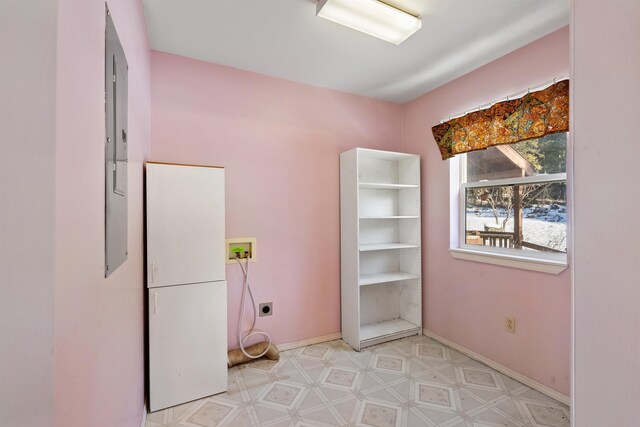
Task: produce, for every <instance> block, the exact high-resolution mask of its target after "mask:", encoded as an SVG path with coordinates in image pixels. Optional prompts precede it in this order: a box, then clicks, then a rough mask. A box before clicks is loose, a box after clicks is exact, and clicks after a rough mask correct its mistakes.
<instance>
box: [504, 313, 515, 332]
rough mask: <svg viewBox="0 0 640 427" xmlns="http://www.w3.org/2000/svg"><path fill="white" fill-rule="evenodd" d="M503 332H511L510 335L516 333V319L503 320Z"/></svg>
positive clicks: (507, 317)
mask: <svg viewBox="0 0 640 427" xmlns="http://www.w3.org/2000/svg"><path fill="white" fill-rule="evenodd" d="M504 330H505V331H507V332H511V333H512V334H515V333H516V318H515V317H513V316H506V317H505V318H504Z"/></svg>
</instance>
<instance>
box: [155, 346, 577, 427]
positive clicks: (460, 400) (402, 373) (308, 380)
mask: <svg viewBox="0 0 640 427" xmlns="http://www.w3.org/2000/svg"><path fill="white" fill-rule="evenodd" d="M280 356H281V357H280V360H279V361H277V362H275V361H269V360H258V361H254V362H251V363H249V364H245V365H240V366H236V367H233V368H231V369H230V370H229V391H228V392H226V393H221V394H218V395H216V396H212V397H210V398H206V399H201V400H198V401H195V402H190V403H186V404H184V405H179V406H176V407H174V408H168V409H165V410H163V411H158V412H154V413H151V414H148V415H147V423H146V427H209V426H231V427H236V426H239V427H242V426H247V427H285V426H288V427H295V426H298V427H309V426H315V427H318V426H330V427H331V426H348V427H355V426H368V427H397V426H403V427H404V426H408V427H412V426H436V425H438V426H443V427H456V426H459V427H469V426H474V427H497V426H509V427H568V426H569V424H570V423H569V408H568V407H567V406H565V405H562V404H561V403H559V402H557V401H555V400H553V399H551V398H550V397H548V396H546V395H543V394H541V393H539V392H537V391H535V390H532V389H530V388H529V387H527V386H525V385H523V384H521V383H519V382H517V381H515V380H514V379H512V378H509V377H507V376H505V375H503V374H501V373H498V372H496V371H494V370H493V369H491V368H489V367H487V366H485V365H484V364H482V363H480V362H478V361H475V360H473V359H470V358H469V357H467V356H465V355H463V354H462V353H459V352H456V351H454V350H452V349H450V348H448V347H446V346H444V345H442V344H440V343H438V342H436V341H434V340H432V339H430V338H427V337H424V336H414V337H409V338H404V339H401V340H397V341H392V342H389V343H383V344H379V345H376V346H372V347H369V348H367V349H365V350H363V351H361V352H356V351H354V350H352V349H351V347H349V346H348V345H347V344H345V343H344V342H343V341H341V340H336V341H331V342H327V343H322V344H319V345H313V346H308V347H304V348H298V349H294V350H289V351H284V352H282V353H281V355H280Z"/></svg>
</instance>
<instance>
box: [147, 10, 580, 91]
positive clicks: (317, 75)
mask: <svg viewBox="0 0 640 427" xmlns="http://www.w3.org/2000/svg"><path fill="white" fill-rule="evenodd" d="M387 2H388V3H390V1H387ZM391 3H394V4H396V5H397V6H399V7H401V8H403V9H405V10H407V11H410V12H412V13H416V14H419V15H420V16H422V29H421V30H419V31H418V32H417V33H416V34H414V35H413V36H412V37H410V38H409V39H408V40H407V41H405V42H404V43H402V44H401V45H399V46H395V45H393V44H390V43H387V42H385V41H382V40H379V39H376V38H373V37H371V36H368V35H365V34H362V33H360V32H358V31H355V30H352V29H349V28H346V27H343V26H341V25H338V24H336V23H334V22H330V21H327V20H325V19H322V18H319V17H316V15H315V13H316V0H145V1H144V4H145V13H146V16H147V23H148V28H149V38H150V42H151V48H152V49H155V50H159V51H164V52H170V53H175V54H178V55H183V56H188V57H191V58H196V59H200V60H204V61H209V62H215V63H218V64H224V65H228V66H231V67H236V68H240V69H243V70H249V71H254V72H257V73H262V74H267V75H270V76H275V77H281V78H285V79H288V80H293V81H297V82H302V83H307V84H312V85H316V86H321V87H326V88H331V89H336V90H340V91H343V92H350V93H355V94H359V95H364V96H367V97H371V98H377V99H382V100H387V101H393V102H397V103H404V102H406V101H409V100H411V99H413V98H416V97H418V96H420V95H422V94H423V93H425V92H428V91H429V90H432V89H434V88H436V87H438V86H440V85H443V84H444V83H447V82H449V81H451V80H453V79H455V78H457V77H459V76H461V75H463V74H465V73H468V72H469V71H471V70H473V69H475V68H477V67H479V66H481V65H484V64H486V63H488V62H490V61H492V60H494V59H497V58H499V57H501V56H503V55H505V54H507V53H509V52H511V51H513V50H515V49H517V48H519V47H521V46H524V45H525V44H527V43H530V42H532V41H534V40H536V39H538V38H540V37H542V36H544V35H546V34H549V33H551V32H553V31H555V30H557V29H559V28H561V27H563V26H565V25H567V24H568V23H569V0H394V1H393V2H391ZM567 48H568V47H567Z"/></svg>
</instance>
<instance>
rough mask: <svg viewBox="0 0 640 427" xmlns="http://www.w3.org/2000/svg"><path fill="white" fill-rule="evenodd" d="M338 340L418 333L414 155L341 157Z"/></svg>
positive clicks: (361, 343)
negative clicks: (339, 329)
mask: <svg viewBox="0 0 640 427" xmlns="http://www.w3.org/2000/svg"><path fill="white" fill-rule="evenodd" d="M340 215H341V217H340V232H341V296H342V339H343V340H345V341H346V342H347V343H349V345H351V346H352V347H353V348H354V349H356V350H360V349H361V348H363V347H366V346H369V345H374V344H378V343H381V342H384V341H389V340H392V339H396V338H401V337H406V336H410V335H415V334H419V333H421V330H422V282H421V277H420V275H421V231H420V157H419V156H418V155H414V154H405V153H393V152H387V151H379V150H369V149H363V148H355V149H353V150H350V151H347V152H344V153H342V154H341V155H340Z"/></svg>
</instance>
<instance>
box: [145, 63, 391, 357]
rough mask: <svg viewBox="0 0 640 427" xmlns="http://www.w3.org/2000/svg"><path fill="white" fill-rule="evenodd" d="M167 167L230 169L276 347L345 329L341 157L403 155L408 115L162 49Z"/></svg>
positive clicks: (241, 231) (156, 74) (233, 218)
mask: <svg viewBox="0 0 640 427" xmlns="http://www.w3.org/2000/svg"><path fill="white" fill-rule="evenodd" d="M151 58H152V61H151V62H152V68H151V76H152V77H151V87H152V97H151V103H152V114H151V123H152V129H153V133H152V139H153V144H152V152H151V159H153V160H156V161H168V162H181V163H197V164H210V165H222V166H225V167H226V171H227V187H226V190H227V206H226V208H227V236H228V237H257V239H258V242H257V243H258V245H257V246H258V262H257V263H256V264H252V265H251V276H252V284H253V289H254V293H255V297H256V301H257V302H264V301H273V303H274V314H273V316H272V317H266V318H261V319H260V320H258V323H257V326H258V327H259V328H262V329H264V330H266V331H268V332H269V333H271V335H272V337H273V340H274V342H275V343H288V342H293V341H298V340H302V339H307V338H313V337H318V336H322V335H327V334H333V333H336V332H339V331H340V243H339V242H340V228H339V212H340V211H339V159H338V155H339V153H340V152H342V151H345V150H348V149H350V148H353V147H356V146H360V147H371V148H378V149H384V150H399V149H400V148H401V135H402V134H401V132H402V107H401V106H400V105H396V104H391V103H386V102H381V101H375V100H371V99H367V98H363V97H359V96H355V95H349V94H345V93H340V92H335V91H331V90H327V89H321V88H317V87H312V86H308V85H303V84H299V83H293V82H290V81H286V80H281V79H276V78H272V77H267V76H264V75H259V74H255V73H250V72H245V71H240V70H237V69H234V68H229V67H225V66H221V65H215V64H209V63H205V62H200V61H196V60H192V59H187V58H183V57H179V56H175V55H170V54H166V53H160V52H152V54H151ZM227 280H228V282H229V305H228V307H229V308H228V309H229V345H230V346H231V347H236V346H237V341H236V338H235V337H236V332H235V329H236V324H237V323H236V322H237V316H238V311H239V299H240V291H241V274H240V269H239V267H238V266H235V265H232V266H229V267H228V268H227Z"/></svg>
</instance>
